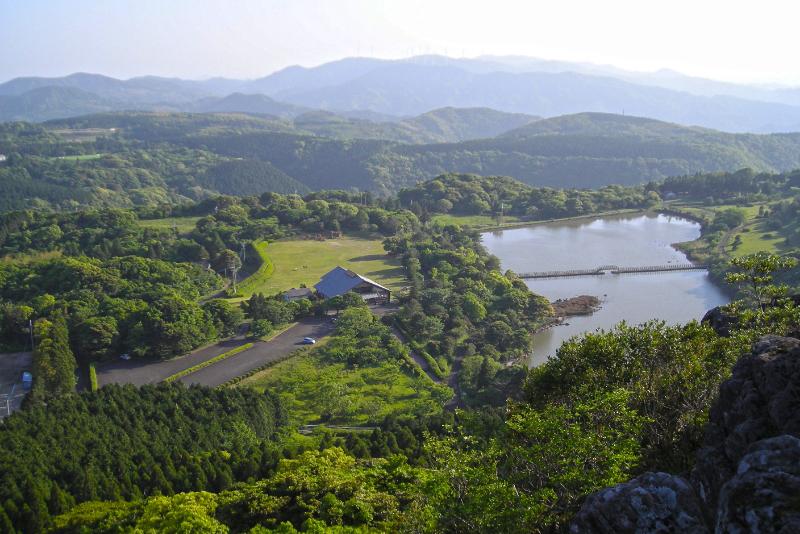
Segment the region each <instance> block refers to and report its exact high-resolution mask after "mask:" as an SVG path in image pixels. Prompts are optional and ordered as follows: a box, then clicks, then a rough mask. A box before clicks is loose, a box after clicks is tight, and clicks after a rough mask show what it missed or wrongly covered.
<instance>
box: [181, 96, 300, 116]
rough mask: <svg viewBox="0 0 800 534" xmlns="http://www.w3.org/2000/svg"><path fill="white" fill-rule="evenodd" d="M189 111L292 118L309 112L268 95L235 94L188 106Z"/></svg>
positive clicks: (204, 100) (208, 99)
mask: <svg viewBox="0 0 800 534" xmlns="http://www.w3.org/2000/svg"><path fill="white" fill-rule="evenodd" d="M188 108H189V109H187V111H189V110H191V111H199V112H203V113H208V112H233V113H252V114H258V115H272V116H275V117H282V118H291V117H296V116H297V115H300V114H301V113H304V112H306V111H308V110H307V109H305V108H302V107H299V106H295V105H292V104H285V103H283V102H278V101H276V100H274V99H272V98H270V97H268V96H266V95H259V94H243V93H233V94H230V95H228V96H226V97H223V98H207V99H203V100H200V101H198V102H195V103H194V104H192V105H190V106H188Z"/></svg>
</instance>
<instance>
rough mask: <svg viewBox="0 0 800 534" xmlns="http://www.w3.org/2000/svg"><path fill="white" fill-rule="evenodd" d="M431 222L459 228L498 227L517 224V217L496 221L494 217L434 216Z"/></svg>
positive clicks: (507, 217) (507, 216)
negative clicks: (455, 225)
mask: <svg viewBox="0 0 800 534" xmlns="http://www.w3.org/2000/svg"><path fill="white" fill-rule="evenodd" d="M433 220H434V221H436V222H440V223H442V224H457V225H459V226H473V227H476V228H480V227H482V226H499V225H501V224H510V223H517V222H519V220H520V219H519V217H514V216H509V215H506V216H505V217H503V220H502V221H498V220H497V218H496V217H493V216H491V215H450V214H446V215H445V214H443V215H434V216H433Z"/></svg>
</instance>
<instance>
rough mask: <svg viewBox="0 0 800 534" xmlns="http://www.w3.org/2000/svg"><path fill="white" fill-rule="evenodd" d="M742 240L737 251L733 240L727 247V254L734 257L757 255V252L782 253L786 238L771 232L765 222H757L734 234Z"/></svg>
mask: <svg viewBox="0 0 800 534" xmlns="http://www.w3.org/2000/svg"><path fill="white" fill-rule="evenodd" d="M737 235H738V236H739V237H740V238H741V243H740V244H739V246H738V247H736V248H735V249H734V248H733V240H731V242H730V243H729V244H728V246H727V247H726V252H728V253H729V254H731V255H732V256H745V255H747V254H755V253H756V252H762V251H763V252H772V253H777V252H780V246H781V245H782V244H783V241H784V237H783V236H781V235H780V234H778V233H777V232H774V231H769V230H767V229H766V228H765V221H756V222H754V223H749V224H747V225H745V227H744V228H743V229H742V230H741V231H739V232H737V233H735V234H734V236H733V239H736V236H737Z"/></svg>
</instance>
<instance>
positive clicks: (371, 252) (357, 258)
mask: <svg viewBox="0 0 800 534" xmlns="http://www.w3.org/2000/svg"><path fill="white" fill-rule="evenodd" d="M256 249H257V250H258V252H259V254H260V255H262V259H267V260H268V262H271V263H272V268H270V267H264V266H262V268H261V269H259V270H258V271H257V272H256V273H254V275H253V276H252V277H251V278H252V280H251V278H248V279H246V280H245V281H243V282H242V284H241V285H240V286H239V288H238V289H239V291H241V292H242V293H243V294H244V295H252V294H253V293H259V292H260V293H264V294H267V295H270V294H275V293H278V292H280V291H285V290H287V289H291V288H293V287H300V284H303V283H304V284H306V285H307V286H308V287H311V286H313V285H314V284H316V283H317V282H318V281H319V279H320V277H321V276H322V275H323V274H325V273H327V272H328V271H330V270H331V269H333V268H334V267H336V266H337V265H341V266H342V267H344V268H346V269H351V270H353V271H355V272H357V273H358V274H361V275H363V276H366V277H368V278H372V279H373V280H375V281H376V282H379V283H381V284H384V285H385V286H387V287H389V288H391V289H399V288H400V287H402V286H403V285H405V275H404V272H403V268H402V265H401V264H400V261H399V260H398V259H395V258H392V257H389V256H388V255H386V252H385V251H384V250H383V244H382V239H369V238H361V237H349V236H348V237H341V238H339V239H328V240H325V241H315V240H311V239H290V240H284V241H274V242H271V243H269V244H266V243H263V242H261V243H257V244H256ZM268 262H265V264H264V265H267V264H268ZM270 271H271V272H270Z"/></svg>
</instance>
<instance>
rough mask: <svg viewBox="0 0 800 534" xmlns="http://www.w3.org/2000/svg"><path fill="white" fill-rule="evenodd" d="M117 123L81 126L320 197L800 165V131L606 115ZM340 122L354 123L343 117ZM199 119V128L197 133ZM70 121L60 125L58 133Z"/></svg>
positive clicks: (180, 118)
mask: <svg viewBox="0 0 800 534" xmlns="http://www.w3.org/2000/svg"><path fill="white" fill-rule="evenodd" d="M442 113H443V114H444V115H447V111H443V112H442ZM316 115H319V112H317V113H315V116H316ZM321 115H322V117H321V118H317V119H314V120H316V121H318V123H319V124H323V123H324V114H321ZM240 117H243V116H240ZM113 118H114V116H113V115H112V116H102V120H100V119H101V118H98V120H97V121H94V122H93V120H92V119H91V117H85V118H80V119H77V121H78V122H76V123H75V124H77V125H79V126H80V127H82V128H85V127H97V126H99V125H102V127H106V128H109V127H114V128H117V130H118V131H120V132H121V133H122V134H123V135H126V136H132V137H133V138H135V139H140V140H142V141H146V142H148V143H158V142H162V141H167V142H169V143H170V144H172V145H178V146H179V145H185V146H188V147H190V148H193V149H203V150H210V151H212V152H214V153H217V154H219V155H221V156H223V157H225V158H242V159H246V160H259V161H265V162H269V163H270V164H271V165H273V166H274V167H275V168H277V169H280V171H281V172H283V173H284V174H286V175H288V176H290V177H292V178H293V179H295V180H297V181H299V182H301V183H303V184H305V185H306V186H307V187H309V188H310V189H312V190H314V189H331V188H335V189H336V188H342V189H350V188H357V189H362V190H365V189H366V190H371V191H376V192H379V193H389V192H392V191H396V190H398V189H400V188H402V187H408V186H411V185H414V184H415V183H417V182H419V181H423V180H427V179H429V178H432V177H435V176H437V175H439V174H444V173H448V172H457V173H472V174H481V175H497V176H511V177H514V178H516V179H518V180H520V181H523V182H525V183H528V184H531V185H535V186H550V187H578V188H593V187H600V186H603V185H607V184H626V185H627V184H636V183H642V182H646V181H650V180H659V179H662V178H665V177H668V176H677V175H685V174H694V173H697V172H715V171H731V170H736V169H740V168H743V167H750V168H752V169H754V170H756V171H770V172H774V171H786V170H791V169H795V168H800V133H796V134H769V135H757V134H730V133H725V132H719V131H715V130H709V129H703V128H696V127H685V126H680V125H677V124H671V123H665V122H663V121H656V120H653V119H647V118H642V117H631V116H622V115H613V114H603V113H580V114H574V115H566V116H562V117H555V118H549V119H541V120H537V121H533V122H530V123H529V124H526V125H523V126H521V127H519V128H516V129H513V130H511V131H509V132H506V133H505V134H501V135H499V136H497V137H494V138H486V139H473V140H466V141H461V142H450V143H421V144H409V143H400V142H397V141H392V140H387V139H379V138H371V139H370V138H364V137H361V138H358V137H352V138H340V137H336V136H333V135H328V136H325V137H322V136H319V135H314V134H310V133H303V130H305V129H307V128H308V129H310V128H309V127H307V126H305V125H304V124H303V120H305V119H304V116H300V117H298V118H297V121H298V128H296V129H295V130H280V129H279V128H276V127H275V126H276V124H288V123H286V122H276V121H274V120H270V119H260V120H256V119H252V118H251V119H250V121H249V122H242V121H241V120H240V119H237V118H236V116H235V115H231V116H219V117H217V118H216V119H215V116H214V115H194V116H191V115H190V116H186V115H182V114H175V115H166V116H165V115H155V116H153V117H152V119H151V118H150V116H148V115H141V114H140V115H133V116H129V115H122V116H120V117H119V118H118V119H117V122H116V123H115V122H114V121H113ZM311 118H312V119H313V117H311ZM331 121H332V122H334V123H337V121H338V122H342V121H343V122H344V123H345V124H352V123H349V122H347V120H346V119H343V118H341V117H338V116H333V119H331ZM151 122H152V125H151V126H148V124H150V123H151ZM197 122H199V123H200V124H202V126H201V127H200V128H197V127H194V126H193V124H194V123H197ZM170 123H174V124H175V126H170ZM227 123H230V126H227V125H226V124H227ZM67 124H69V122H68V120H67V121H66V122H65V121H59V122H58V125H59V128H64V127H65V125H67ZM127 124H135V126H127ZM385 126H386V127H387V128H388V127H396V126H397V125H395V124H394V123H387V124H386V125H385ZM318 129H322V126H318Z"/></svg>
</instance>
